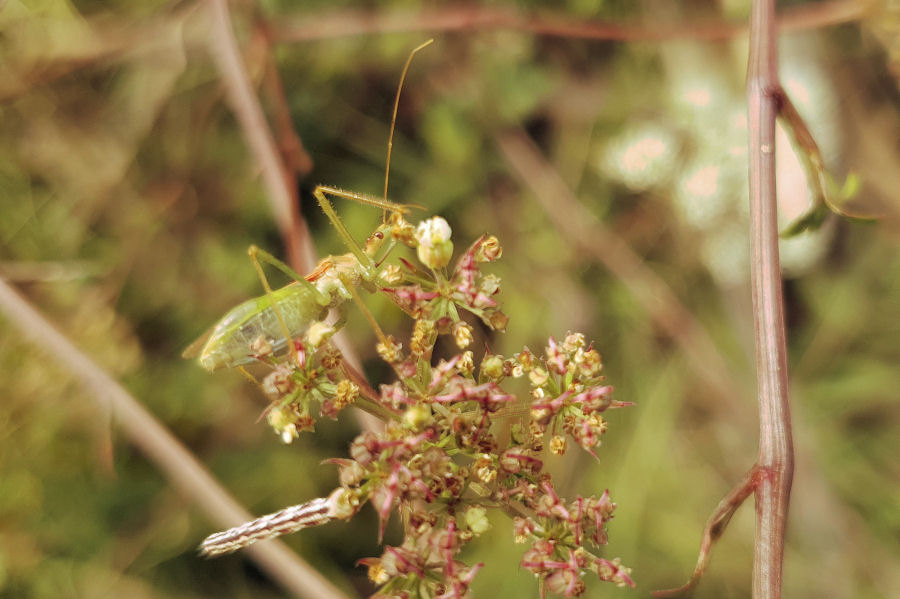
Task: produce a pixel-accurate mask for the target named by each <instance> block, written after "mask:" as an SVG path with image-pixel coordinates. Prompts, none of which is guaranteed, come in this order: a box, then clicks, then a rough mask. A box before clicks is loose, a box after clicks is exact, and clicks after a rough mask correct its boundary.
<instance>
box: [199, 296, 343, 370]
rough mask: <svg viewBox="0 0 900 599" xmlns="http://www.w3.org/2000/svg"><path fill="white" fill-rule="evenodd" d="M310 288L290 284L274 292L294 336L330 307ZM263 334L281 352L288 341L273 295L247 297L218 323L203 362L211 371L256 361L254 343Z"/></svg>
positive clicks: (318, 318)
mask: <svg viewBox="0 0 900 599" xmlns="http://www.w3.org/2000/svg"><path fill="white" fill-rule="evenodd" d="M308 295H311V294H309V293H308V292H307V290H306V289H304V288H303V287H300V286H297V285H288V286H287V287H283V288H281V289H278V290H276V291H273V292H272V297H273V299H274V300H275V302H276V304H277V306H278V310H279V312H280V314H281V317H282V318H283V319H284V324H285V326H286V327H287V330H288V333H290V335H291V337H295V336H297V335H300V334H302V333H303V332H304V331H305V330H306V329H307V327H309V325H310V324H312V323H313V322H315V321H317V320H321V319H322V318H324V317H325V315H326V313H327V308H326V307H323V306H321V305H320V304H318V303H317V302H315V301H314V300H312V298H311V297H307V296H308ZM260 337H263V338H264V339H266V340H267V341H268V342H269V343H271V344H272V347H273V348H274V350H275V351H276V352H277V351H279V350H280V349H282V348H284V347H285V345H286V343H287V340H286V339H285V333H284V330H283V329H282V327H281V323H279V322H278V318H277V316H276V315H275V311H274V310H273V309H272V306H271V302H270V300H269V297H268V296H266V295H264V296H261V297H258V298H254V299H251V300H247V301H246V302H244V303H242V304H239V305H238V306H236V307H235V308H233V309H232V310H231V311H230V312H229V313H228V314H226V315H225V317H224V318H222V320H220V321H219V323H218V324H217V325H216V326H215V328H214V329H213V332H212V334H211V335H210V337H209V340H208V341H207V342H206V345H205V346H204V347H203V350H202V352H201V353H200V364H201V365H202V366H203V367H204V368H206V369H207V370H217V369H219V368H234V367H236V366H241V365H242V364H249V363H250V362H253V361H255V360H256V356H255V355H254V354H253V353H252V351H251V349H250V348H251V347H252V345H253V343H254V342H255V341H256V340H257V339H259V338H260Z"/></svg>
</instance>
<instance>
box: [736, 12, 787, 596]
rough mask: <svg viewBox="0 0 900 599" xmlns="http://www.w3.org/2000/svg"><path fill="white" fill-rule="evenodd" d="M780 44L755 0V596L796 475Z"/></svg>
mask: <svg viewBox="0 0 900 599" xmlns="http://www.w3.org/2000/svg"><path fill="white" fill-rule="evenodd" d="M776 42H777V40H776V27H775V2H774V0H755V1H754V2H753V9H752V14H751V17H750V61H749V66H748V73H747V100H748V104H749V130H750V145H749V155H750V217H751V222H750V260H751V262H750V267H751V286H752V293H753V312H754V328H755V332H756V368H757V380H758V394H759V455H758V457H757V463H756V468H757V477H755V478H756V488H755V492H756V542H755V551H754V559H753V597H754V599H778V598H779V597H781V583H782V567H783V560H784V537H785V529H786V525H787V513H788V503H789V500H790V492H791V480H792V477H793V473H794V448H793V440H792V436H791V416H790V406H789V398H788V366H787V347H786V343H785V329H784V302H783V298H782V292H781V267H780V263H779V258H778V224H777V216H778V214H777V204H776V198H775V117H776V116H777V115H778V110H779V101H780V96H781V94H780V90H781V88H780V85H779V83H778V63H777V55H778V54H777V45H776Z"/></svg>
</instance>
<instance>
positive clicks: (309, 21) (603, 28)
mask: <svg viewBox="0 0 900 599" xmlns="http://www.w3.org/2000/svg"><path fill="white" fill-rule="evenodd" d="M875 8H876V3H874V2H871V1H860V0H833V1H830V2H817V3H814V4H812V5H803V6H793V7H790V8H787V9H785V10H784V11H783V13H782V14H781V15H779V18H778V27H779V28H780V29H784V30H799V29H814V28H819V27H825V26H829V25H835V24H839V23H846V22H849V21H857V20H860V19H862V18H864V17H865V16H866V15H867V14H869V13H871V12H872V11H873V10H874V9H875ZM268 27H269V29H270V30H271V36H272V39H273V40H275V41H279V42H305V41H312V40H321V39H343V38H348V37H352V36H358V35H372V34H389V33H408V32H423V33H430V34H434V33H437V32H452V31H463V32H473V31H522V32H527V33H532V34H535V35H544V36H552V37H563V38H572V39H590V40H617V41H662V40H670V39H690V40H710V41H712V40H723V39H731V38H733V37H736V36H738V35H743V34H745V33H746V32H747V26H746V25H745V24H744V23H735V22H729V21H709V22H703V23H692V22H687V23H684V22H675V23H673V22H671V21H669V22H659V23H654V24H648V23H641V24H623V23H617V22H612V21H601V20H597V19H592V20H586V19H573V18H572V17H571V16H569V15H565V14H559V13H554V12H553V11H547V10H542V11H540V12H534V11H532V12H526V11H519V10H515V9H512V8H508V7H497V6H477V5H474V4H468V5H467V4H463V5H461V6H456V5H451V6H445V7H441V8H435V9H426V10H421V11H413V10H395V11H384V10H369V9H365V10H359V9H344V8H341V9H336V10H332V11H325V12H323V11H316V12H314V13H309V14H306V15H302V14H301V15H298V16H296V17H294V18H279V20H278V22H274V21H271V22H269V23H268Z"/></svg>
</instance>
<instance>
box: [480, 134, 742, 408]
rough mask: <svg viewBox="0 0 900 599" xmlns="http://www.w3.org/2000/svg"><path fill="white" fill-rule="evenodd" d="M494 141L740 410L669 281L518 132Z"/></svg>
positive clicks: (562, 223) (557, 219)
mask: <svg viewBox="0 0 900 599" xmlns="http://www.w3.org/2000/svg"><path fill="white" fill-rule="evenodd" d="M495 141H496V143H497V146H498V147H499V148H500V153H501V155H502V156H503V158H504V159H505V160H506V162H507V164H508V165H509V166H510V167H511V169H512V171H513V172H514V173H516V175H517V176H518V177H519V179H520V180H521V181H522V182H523V183H524V184H525V185H526V186H527V187H528V188H529V189H531V191H532V193H533V194H534V195H535V197H536V199H537V200H538V202H539V203H540V204H541V206H542V207H543V208H544V211H545V212H546V213H547V216H548V218H549V219H550V221H551V222H552V223H553V225H554V226H555V227H556V229H557V230H558V231H560V233H561V234H563V235H564V236H565V237H566V239H569V240H571V241H572V242H573V243H574V244H575V245H577V246H578V247H579V248H580V249H581V251H582V252H584V253H585V254H587V255H589V256H591V257H592V258H593V259H595V260H597V261H599V262H601V263H602V264H603V265H604V266H605V267H606V268H607V270H609V271H610V272H611V273H612V274H613V275H614V276H616V277H617V278H618V279H619V280H620V281H621V282H622V284H623V285H624V286H625V287H626V288H627V289H628V290H629V291H630V292H631V294H632V295H633V296H634V297H635V299H636V300H637V301H638V302H639V303H640V304H641V305H642V306H643V308H644V309H645V310H646V311H647V313H648V314H649V316H650V318H651V319H652V320H653V322H654V323H655V324H656V326H658V327H659V328H660V329H662V330H664V331H665V332H666V333H667V334H668V335H669V336H670V337H671V338H672V339H673V340H675V342H676V343H678V345H679V346H680V347H681V349H682V351H683V352H684V354H685V356H687V359H688V362H689V363H690V364H691V367H692V368H693V370H694V372H696V373H697V375H699V376H700V378H701V379H702V380H703V381H704V383H705V384H707V385H708V386H709V388H710V389H711V390H712V391H713V393H714V394H715V395H716V398H717V402H718V403H719V405H722V406H728V409H729V410H730V411H732V413H738V414H739V413H741V412H742V411H746V407H745V405H744V403H743V402H741V401H740V399H739V398H738V397H737V396H736V394H735V389H734V385H733V381H734V380H735V379H736V376H735V375H733V374H732V373H731V372H730V368H729V366H728V365H727V364H726V363H725V361H724V360H723V359H722V357H721V355H720V354H719V351H718V350H717V349H716V346H715V343H714V342H713V341H712V339H710V337H709V335H708V334H707V333H706V331H705V330H704V329H703V327H702V326H701V325H700V324H699V323H698V322H697V321H696V319H695V318H694V317H693V315H692V314H691V313H690V311H689V310H688V309H687V308H685V307H684V305H683V304H682V303H681V301H680V300H679V299H678V297H677V296H676V295H675V293H674V292H673V291H672V290H671V288H670V287H669V285H668V284H667V283H666V282H665V281H664V280H663V279H662V278H660V277H659V275H657V274H656V273H655V272H654V271H653V270H651V269H650V268H649V267H648V266H647V265H646V264H645V263H644V261H643V260H642V259H641V257H640V256H638V255H637V254H636V253H635V252H634V250H633V249H631V247H630V246H629V245H628V243H627V242H626V241H625V240H624V239H622V238H621V236H619V235H618V234H616V232H615V231H613V230H611V229H609V228H608V227H607V226H606V225H605V224H604V223H603V222H602V221H600V220H599V219H598V218H597V217H595V216H594V215H593V214H591V212H589V211H588V210H586V209H585V207H584V206H582V205H581V203H580V202H579V201H578V199H577V198H576V197H575V195H574V194H573V193H572V190H571V189H570V188H569V186H568V185H567V184H566V182H565V181H563V180H562V178H561V177H560V175H559V173H558V172H557V171H556V169H554V168H553V167H552V166H551V165H550V164H548V163H547V161H546V160H545V159H544V157H543V156H542V155H541V153H540V150H538V148H537V147H535V145H534V143H533V142H532V141H531V139H530V138H529V137H528V136H527V135H526V134H525V132H524V131H522V130H521V129H515V130H509V131H506V132H505V133H500V134H497V135H495Z"/></svg>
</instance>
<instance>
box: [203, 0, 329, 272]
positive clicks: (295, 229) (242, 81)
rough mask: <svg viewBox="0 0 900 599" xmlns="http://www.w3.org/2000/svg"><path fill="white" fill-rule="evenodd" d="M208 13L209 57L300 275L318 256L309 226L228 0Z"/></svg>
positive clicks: (218, 0) (212, 3)
mask: <svg viewBox="0 0 900 599" xmlns="http://www.w3.org/2000/svg"><path fill="white" fill-rule="evenodd" d="M208 5H209V11H210V23H211V29H210V53H211V55H212V58H213V60H214V61H215V63H216V66H217V67H218V68H219V72H220V73H221V75H222V81H223V82H224V84H225V91H226V93H227V95H228V98H229V100H230V102H231V104H232V107H233V109H234V111H235V114H236V116H237V118H238V121H239V122H240V125H241V131H243V133H244V136H245V137H246V139H247V144H248V145H249V146H250V151H251V152H252V153H253V156H254V158H255V159H256V163H257V164H258V165H259V168H260V170H261V171H262V178H263V183H264V185H265V187H266V191H267V192H268V193H267V197H268V199H269V204H270V206H271V208H272V214H273V216H274V217H275V223H276V225H277V226H278V230H279V231H280V232H281V236H282V239H284V240H285V243H286V245H287V253H288V262H289V263H290V264H291V266H293V267H294V269H295V270H297V271H299V272H309V271H311V270H312V269H313V266H314V265H315V258H314V250H313V248H312V242H311V241H310V236H309V230H308V228H307V226H306V222H305V221H304V220H303V218H302V217H301V215H300V211H299V206H298V205H297V201H296V197H295V193H293V192H292V191H291V186H289V185H288V180H289V177H288V175H287V174H286V169H285V167H284V165H283V164H282V162H281V159H280V157H279V154H278V146H277V144H276V143H275V138H274V137H273V136H272V132H271V130H270V129H269V126H268V123H267V122H266V117H265V115H264V114H263V110H262V107H260V105H259V100H258V99H257V97H256V95H255V93H254V91H253V87H252V85H251V84H250V78H249V77H248V75H247V69H246V67H245V66H244V62H243V58H242V57H241V54H240V51H239V50H238V44H237V40H236V39H235V37H234V30H233V28H232V25H231V15H230V14H229V11H228V4H227V2H226V0H208Z"/></svg>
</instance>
